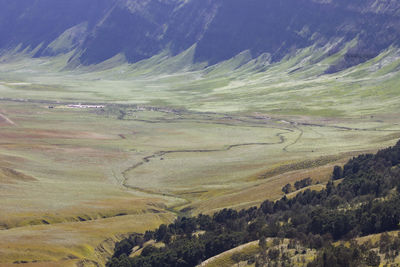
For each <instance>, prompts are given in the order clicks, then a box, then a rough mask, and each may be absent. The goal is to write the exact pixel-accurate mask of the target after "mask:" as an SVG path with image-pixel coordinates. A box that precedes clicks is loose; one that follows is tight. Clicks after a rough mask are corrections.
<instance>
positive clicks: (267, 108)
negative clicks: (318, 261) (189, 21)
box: [0, 48, 400, 266]
mask: <svg viewBox="0 0 400 267" xmlns="http://www.w3.org/2000/svg"><path fill="white" fill-rule="evenodd" d="M340 53H343V51H341V52H339V54H338V55H332V56H331V57H330V58H325V59H322V60H321V59H318V57H320V56H321V51H319V50H316V49H313V48H309V49H305V50H303V51H299V52H298V53H297V54H294V55H292V56H291V57H287V58H285V59H284V60H283V61H282V62H279V63H273V64H266V63H265V62H266V61H265V59H266V57H265V56H264V57H263V56H262V57H260V58H258V59H254V60H250V61H249V60H248V55H247V54H246V53H242V54H241V55H239V56H237V57H236V58H234V59H231V60H229V61H226V62H223V63H220V64H218V65H216V66H212V67H209V68H205V69H204V68H203V66H200V65H198V66H193V65H190V64H189V63H190V62H191V57H192V56H193V51H192V50H188V51H186V52H185V53H184V54H181V55H178V56H176V57H174V58H169V59H165V58H164V55H159V56H156V57H153V58H151V59H149V60H146V61H143V62H139V63H137V64H133V65H130V64H127V63H123V62H121V61H120V58H119V57H116V58H114V59H112V60H109V61H108V62H105V63H102V64H100V65H97V66H90V67H78V68H76V69H73V70H71V69H68V68H65V67H66V59H67V57H66V56H65V57H63V56H60V57H57V58H41V59H32V58H30V57H27V56H26V55H8V56H3V57H2V58H1V60H0V96H1V97H0V127H1V128H0V140H1V141H0V200H1V202H2V203H3V205H1V207H0V229H1V230H0V236H1V238H0V266H2V264H3V265H4V266H9V265H10V264H12V263H13V262H21V261H24V262H28V263H27V264H28V265H27V266H35V265H38V264H39V266H43V265H44V264H46V265H48V266H54V265H56V266H60V265H65V266H68V265H71V264H72V265H73V264H76V263H77V262H81V263H82V260H84V261H85V262H84V263H85V264H87V265H88V266H89V265H90V264H91V262H92V263H93V261H96V262H99V263H100V264H103V263H104V260H105V258H106V256H107V253H109V252H110V248H111V247H112V243H113V242H114V241H115V240H117V239H118V238H119V237H121V235H122V234H126V233H128V232H143V231H144V230H146V229H149V228H154V227H156V226H157V225H159V224H161V223H163V222H164V223H167V222H169V221H171V220H173V218H174V217H175V216H177V215H178V214H182V213H184V212H191V213H193V214H196V213H199V212H203V213H212V212H213V211H215V210H218V209H220V208H223V207H234V208H243V207H248V206H251V205H257V204H259V203H260V202H261V201H263V200H265V199H277V198H279V197H280V196H281V195H282V192H281V188H282V187H283V186H284V185H285V184H287V183H289V182H294V181H296V180H299V179H303V178H306V177H311V178H313V179H314V181H315V182H317V181H319V182H321V183H325V182H326V181H327V180H328V179H329V177H330V173H331V171H332V168H333V166H334V165H335V164H343V163H344V162H345V160H346V159H348V158H349V157H352V156H354V155H357V154H359V153H363V152H372V151H375V150H377V149H379V148H383V147H387V146H390V145H393V144H394V143H395V142H396V141H397V140H398V139H399V137H400V117H399V116H398V109H399V105H400V101H399V97H400V96H399V94H398V89H399V88H398V87H399V84H400V74H399V71H398V70H399V66H400V57H399V56H398V55H399V51H398V50H396V49H395V48H392V49H390V50H388V51H385V52H384V53H382V54H381V55H379V56H378V57H377V58H375V59H373V60H370V61H368V62H366V63H364V64H362V65H360V66H357V67H354V68H351V69H348V70H346V71H343V72H340V73H336V74H331V75H324V74H323V72H324V70H325V69H326V67H327V66H328V65H329V64H330V63H331V62H333V61H335V60H337V58H338V57H339V56H340ZM317 59H318V61H317V62H318V63H316V64H314V63H313V62H315V61H316V60H317ZM79 103H82V104H85V103H86V104H95V105H102V106H104V107H103V108H97V109H93V108H72V107H69V105H71V104H79ZM49 107H51V108H49ZM106 240H108V243H109V244H108V247H107V249H103V250H104V251H103V250H102V249H100V250H99V246H100V247H101V244H102V242H104V241H106ZM96 249H97V250H96ZM101 251H102V252H101ZM34 261H36V262H34ZM40 264H41V265H40Z"/></svg>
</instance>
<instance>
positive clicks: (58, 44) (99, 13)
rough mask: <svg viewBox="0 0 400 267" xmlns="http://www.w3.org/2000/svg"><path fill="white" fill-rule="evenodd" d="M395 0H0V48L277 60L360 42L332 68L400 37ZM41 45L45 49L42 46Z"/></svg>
mask: <svg viewBox="0 0 400 267" xmlns="http://www.w3.org/2000/svg"><path fill="white" fill-rule="evenodd" d="M399 18H400V2H399V1H396V0H380V1H377V0H352V1H348V0H186V1H185V0H68V1H67V0H60V1H53V0H19V1H8V0H0V36H1V39H0V49H2V50H7V49H11V48H15V47H16V46H18V45H21V46H20V47H21V49H23V48H26V47H29V48H30V49H34V48H38V49H37V50H36V54H35V55H36V56H44V55H54V54H57V53H65V52H66V51H72V50H73V49H75V51H76V54H75V57H77V58H78V59H79V61H80V62H81V63H82V64H86V65H88V64H96V63H99V62H102V61H104V60H107V59H109V58H111V57H113V56H115V55H116V54H119V53H122V54H124V55H125V57H126V58H127V60H128V61H130V62H137V61H140V60H142V59H146V58H149V57H151V56H153V55H156V54H158V53H160V52H161V51H165V50H167V51H169V52H170V53H171V54H172V55H175V54H179V53H181V52H183V51H184V50H186V49H188V48H190V47H191V46H193V45H196V51H195V61H196V62H208V64H215V63H218V62H220V61H222V60H226V59H229V58H232V57H234V56H235V55H237V54H239V53H241V52H243V51H245V50H248V51H250V53H251V56H252V57H257V56H259V55H261V54H263V53H269V54H271V58H272V60H275V61H277V60H280V59H281V58H283V57H284V56H285V55H287V54H288V53H291V52H292V51H294V50H296V49H300V48H304V47H308V46H312V45H315V46H322V45H325V44H327V43H328V42H333V41H335V42H336V43H337V45H336V46H335V47H333V48H332V49H331V50H330V51H328V54H329V53H335V52H337V51H338V50H339V49H341V48H343V47H344V46H345V45H346V44H348V43H349V42H350V41H352V40H357V42H356V45H354V46H352V47H351V48H350V49H349V51H348V53H347V54H346V55H345V56H344V57H343V59H342V60H341V61H339V62H337V63H336V64H335V65H333V66H331V68H330V69H329V70H328V72H334V71H338V70H340V69H343V68H347V67H349V66H353V65H356V64H359V63H360V62H363V61H365V60H367V59H370V58H372V57H374V56H376V55H377V54H378V53H379V52H380V51H382V50H383V49H385V48H387V47H389V46H391V45H399V42H400V19H399ZM39 47H40V49H39Z"/></svg>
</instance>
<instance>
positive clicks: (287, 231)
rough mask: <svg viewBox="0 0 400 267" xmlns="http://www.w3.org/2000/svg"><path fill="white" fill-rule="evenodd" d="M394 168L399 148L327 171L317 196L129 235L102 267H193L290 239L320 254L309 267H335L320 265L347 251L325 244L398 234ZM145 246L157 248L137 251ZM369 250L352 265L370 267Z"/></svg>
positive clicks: (310, 193) (309, 193)
mask: <svg viewBox="0 0 400 267" xmlns="http://www.w3.org/2000/svg"><path fill="white" fill-rule="evenodd" d="M399 163H400V142H398V143H397V144H396V145H395V146H393V147H390V148H387V149H384V150H380V151H379V152H378V153H376V154H375V155H372V154H365V155H360V156H358V157H354V158H352V159H351V160H349V161H348V162H347V163H346V164H345V165H344V167H343V168H342V167H339V166H336V167H334V170H333V173H332V180H331V181H329V182H328V183H327V185H326V186H325V188H324V189H323V190H321V191H315V190H310V189H306V190H304V191H303V192H300V193H298V194H296V196H294V197H293V198H290V199H289V198H287V197H286V196H284V197H282V198H281V199H279V200H278V201H275V202H273V201H269V200H266V201H264V202H263V203H262V204H261V205H260V206H259V207H251V208H248V209H243V210H240V211H236V210H233V209H223V210H221V211H218V212H216V213H214V214H213V215H212V216H209V215H203V214H199V215H197V216H195V217H180V218H177V219H176V220H175V221H174V222H173V223H171V224H169V225H164V224H163V225H161V226H160V227H159V228H158V229H156V230H155V231H147V232H146V233H145V234H133V235H132V236H130V237H129V238H127V239H124V240H122V241H121V242H119V243H117V244H116V246H115V250H114V255H113V256H112V258H111V259H110V261H109V262H108V263H107V266H108V267H115V266H126V267H130V266H144V267H146V266H149V267H150V266H171V267H172V266H174V267H175V266H176V267H189V266H196V265H197V264H199V263H200V262H202V261H204V260H206V259H208V258H210V257H213V256H215V255H217V254H220V253H222V252H224V251H227V250H229V249H232V248H234V247H237V246H239V245H241V244H244V243H247V242H250V241H255V240H260V239H263V238H266V237H278V238H289V239H293V240H296V241H298V242H300V243H302V244H303V245H304V246H307V247H309V248H314V249H318V250H319V251H322V252H321V253H325V254H321V255H322V256H320V255H319V256H318V257H317V258H316V259H315V261H314V262H312V263H310V264H311V265H310V266H311V267H313V266H342V265H340V264H341V262H338V264H339V265H327V262H328V261H327V259H328V258H329V259H330V260H329V261H330V262H335V261H334V258H332V257H336V256H335V255H342V256H343V255H347V254H349V255H350V254H351V255H352V253H355V252H354V251H352V252H351V251H350V252H349V251H347V250H346V248H343V247H340V246H332V245H331V242H332V241H337V240H341V239H346V240H351V239H352V238H354V237H358V236H365V235H369V234H374V233H382V232H387V231H391V230H396V229H398V228H399V222H400V194H399V193H400V168H399ZM338 179H342V180H341V182H340V183H339V184H338V185H337V186H336V185H335V183H334V180H338ZM310 180H311V179H310ZM310 180H309V179H303V180H302V181H301V183H299V184H298V185H299V186H300V185H301V186H303V185H304V184H306V185H307V184H309V183H310V184H311V182H310ZM149 240H156V241H157V242H163V243H164V244H165V246H164V247H160V248H156V247H154V246H144V244H145V243H146V242H147V241H149ZM135 247H136V248H143V250H142V252H141V254H140V255H139V256H136V257H129V255H130V254H131V252H132V251H133V249H134V248H135ZM368 251H370V250H368ZM371 251H372V252H371V253H370V254H365V255H364V254H362V255H361V256H360V259H355V261H356V260H359V261H361V258H362V262H363V264H367V265H368V264H369V263H371V264H372V263H373V264H372V265H371V266H375V265H374V264H375V263H376V262H377V257H375V254H374V253H375V252H374V251H373V250H371ZM346 253H347V254H346ZM363 253H364V252H363ZM366 253H367V252H366ZM368 253H369V252H368ZM342 256H340V257H339V258H337V261H340V260H341V259H342ZM321 257H322V258H321ZM343 257H344V256H343ZM345 258H346V259H347V257H345ZM346 266H353V265H346ZM354 266H356V265H354Z"/></svg>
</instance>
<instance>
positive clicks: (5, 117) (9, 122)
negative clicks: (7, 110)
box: [0, 109, 16, 125]
mask: <svg viewBox="0 0 400 267" xmlns="http://www.w3.org/2000/svg"><path fill="white" fill-rule="evenodd" d="M3 113H4V111H3V110H1V109H0V118H2V119H3V120H4V121H6V122H7V123H8V124H11V125H16V124H15V122H13V121H12V120H10V119H9V118H8V117H7V116H6V115H4V114H3Z"/></svg>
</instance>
